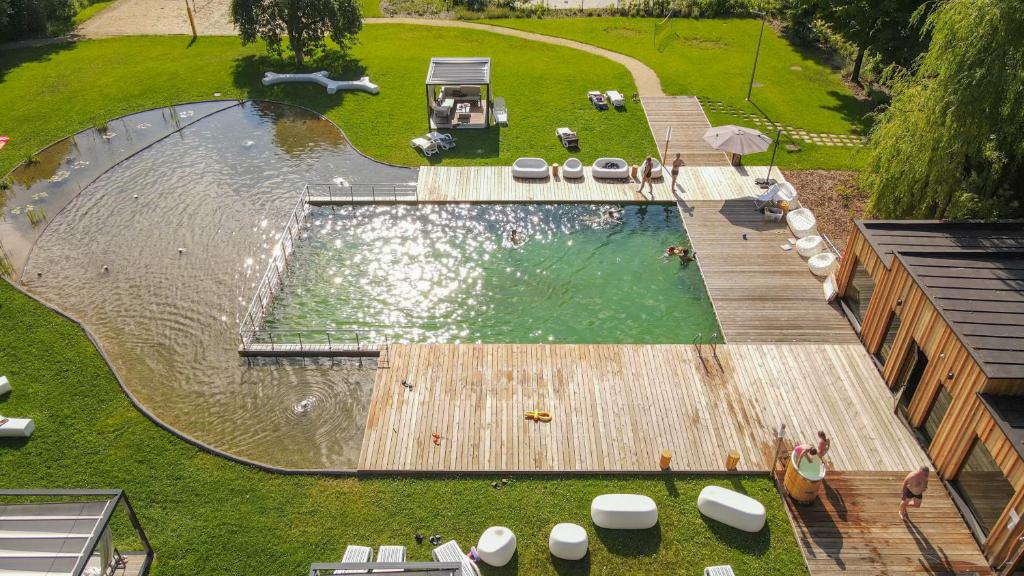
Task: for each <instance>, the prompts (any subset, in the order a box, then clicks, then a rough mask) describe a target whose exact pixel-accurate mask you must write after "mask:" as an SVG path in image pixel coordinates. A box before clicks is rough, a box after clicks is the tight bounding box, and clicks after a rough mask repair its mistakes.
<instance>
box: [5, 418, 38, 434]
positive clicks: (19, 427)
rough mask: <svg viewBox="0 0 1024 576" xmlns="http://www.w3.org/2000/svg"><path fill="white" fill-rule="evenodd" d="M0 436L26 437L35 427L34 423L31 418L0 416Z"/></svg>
mask: <svg viewBox="0 0 1024 576" xmlns="http://www.w3.org/2000/svg"><path fill="white" fill-rule="evenodd" d="M4 420H6V422H4V423H3V424H0V438H28V437H29V436H31V435H32V431H33V430H35V429H36V423H35V422H34V421H32V419H31V418H4V417H3V416H0V422H3V421H4Z"/></svg>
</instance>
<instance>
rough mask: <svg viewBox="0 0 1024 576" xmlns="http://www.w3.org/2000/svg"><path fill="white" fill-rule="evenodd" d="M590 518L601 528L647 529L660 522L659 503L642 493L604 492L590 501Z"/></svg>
mask: <svg viewBox="0 0 1024 576" xmlns="http://www.w3.org/2000/svg"><path fill="white" fill-rule="evenodd" d="M590 519H591V520H593V521H594V524H596V525H598V526H600V527H601V528H611V529H615V530H646V529H648V528H652V527H654V525H655V524H657V523H658V505H657V504H655V503H654V500H652V499H651V498H650V497H649V496H643V495H641V494H602V495H600V496H598V497H597V498H594V500H593V501H592V502H591V503H590Z"/></svg>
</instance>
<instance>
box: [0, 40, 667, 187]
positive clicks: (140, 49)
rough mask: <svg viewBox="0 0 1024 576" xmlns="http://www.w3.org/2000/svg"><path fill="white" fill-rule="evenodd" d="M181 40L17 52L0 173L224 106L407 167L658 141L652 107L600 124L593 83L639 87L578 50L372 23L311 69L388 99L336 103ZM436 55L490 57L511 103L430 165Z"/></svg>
mask: <svg viewBox="0 0 1024 576" xmlns="http://www.w3.org/2000/svg"><path fill="white" fill-rule="evenodd" d="M189 42H190V39H189V38H182V37H128V38H115V39H104V40H90V41H83V42H78V43H75V44H66V45H52V46H44V47H39V48H30V49H24V50H16V51H7V52H4V59H3V64H2V65H0V126H2V127H3V133H4V134H5V135H8V136H10V137H11V142H10V143H9V144H8V145H7V147H6V148H5V149H4V150H2V151H0V173H4V172H7V171H8V170H10V169H11V168H13V167H14V166H15V165H17V163H19V162H21V161H22V160H24V159H25V158H26V157H28V155H29V154H31V153H32V152H34V151H36V150H38V149H39V148H41V147H43V146H45V145H47V144H49V143H51V142H53V141H54V140H56V139H59V138H62V137H64V136H67V135H68V134H71V133H74V132H76V131H78V130H81V129H83V128H86V127H89V126H92V125H96V124H100V123H102V122H104V121H106V120H109V119H111V118H114V117H116V116H120V115H123V114H127V113H131V112H136V111H138V110H141V109H145V108H152V107H157V106H166V105H168V104H171V103H179V102H186V101H193V100H203V99H212V98H217V97H218V96H215V94H220V96H219V97H221V98H267V99H273V100H280V101H283V102H288V103H293V104H300V105H303V106H307V107H309V108H312V109H314V110H316V111H318V112H321V113H323V114H324V115H326V116H327V117H328V118H330V119H331V120H333V121H335V122H336V123H337V124H338V125H339V126H341V127H342V128H343V129H344V130H345V132H346V134H347V135H348V136H349V138H350V139H351V140H352V142H353V144H354V145H355V146H356V147H357V148H359V149H360V150H361V151H363V152H364V153H366V154H367V155H369V156H371V157H373V158H376V159H378V160H382V161H385V162H390V163H395V164H403V165H422V164H427V163H435V164H437V163H439V164H445V165H508V164H511V163H512V162H513V161H514V160H515V159H516V158H517V157H519V156H540V157H543V158H545V159H547V160H548V161H549V162H563V161H564V160H565V159H566V158H567V157H568V156H569V154H568V153H567V152H566V151H565V150H564V149H563V148H562V147H561V145H560V143H559V141H558V139H557V138H556V137H555V128H557V127H559V126H569V127H572V128H573V129H575V130H576V131H577V132H579V135H580V139H581V146H582V149H581V150H580V151H579V153H577V154H576V155H577V156H578V157H579V158H580V159H581V160H583V161H584V162H591V161H593V160H594V159H596V158H598V157H600V156H623V157H625V158H627V159H629V160H631V161H639V160H640V159H642V158H643V156H644V155H645V154H648V153H652V152H654V148H655V145H654V141H653V138H652V136H651V134H650V129H649V127H648V125H647V121H646V117H645V116H644V113H643V110H642V109H641V108H640V107H639V106H630V107H629V108H628V109H627V111H625V112H598V111H596V110H594V109H593V107H592V106H591V105H590V104H589V102H588V101H587V99H586V90H587V87H586V86H584V85H581V84H580V80H581V78H580V75H579V71H581V70H583V71H586V76H585V78H586V79H587V85H590V84H591V82H592V83H593V84H594V85H599V86H604V87H607V88H608V89H612V88H618V89H619V90H620V91H622V92H625V93H632V92H633V91H634V90H635V88H634V85H633V82H632V77H631V76H630V75H629V73H628V71H627V70H626V69H625V68H624V67H622V66H621V65H619V64H616V63H614V62H611V61H609V60H607V59H604V58H601V57H598V56H594V55H591V54H587V53H585V52H582V51H579V50H574V49H571V48H564V47H557V46H550V45H547V44H542V43H537V42H531V41H527V40H521V39H518V38H510V37H507V36H502V35H498V34H491V33H488V32H480V31H474V30H461V29H451V28H437V27H430V26H411V25H391V24H373V25H367V26H366V27H365V28H364V30H363V32H362V33H361V34H360V35H359V43H358V44H357V45H356V46H355V47H353V48H352V50H351V51H350V54H349V55H348V58H341V57H340V56H339V55H338V54H337V53H334V54H330V55H328V56H327V57H325V58H322V59H321V60H320V61H315V62H310V63H309V66H308V67H307V69H308V71H315V70H320V69H327V70H329V71H331V72H332V75H333V77H335V78H358V77H359V76H362V75H369V76H370V78H371V79H372V80H373V81H374V82H375V83H377V84H379V85H380V87H381V91H380V94H379V95H376V96H374V95H369V94H364V93H355V92H349V93H339V94H336V95H328V94H326V90H325V89H324V88H323V87H321V86H318V85H313V84H290V85H279V86H271V87H264V86H263V85H262V84H261V83H260V79H261V78H262V76H263V73H264V72H266V71H268V70H273V71H277V72H287V71H293V70H294V65H293V64H292V63H291V62H290V61H287V60H286V61H282V60H279V59H277V58H273V57H270V56H267V55H266V54H265V53H264V51H263V47H262V46H261V45H251V46H247V47H243V46H242V45H241V43H240V42H239V40H238V39H237V38H228V37H203V38H200V39H199V40H198V41H196V42H195V44H192V45H191V46H190V45H189ZM431 56H490V57H491V58H492V59H493V64H492V88H493V90H494V95H495V96H503V97H504V98H505V100H506V102H507V104H508V108H509V116H510V123H509V126H508V127H501V128H498V127H492V128H490V129H487V130H460V131H458V134H457V135H458V139H459V143H458V147H457V148H456V149H455V150H452V151H449V152H445V153H443V154H440V155H436V156H434V157H432V158H430V159H429V160H428V159H426V158H424V157H423V156H422V155H420V154H419V153H418V152H416V151H415V150H413V149H412V148H411V147H410V145H409V141H410V139H412V138H413V137H415V136H417V135H422V134H423V133H425V132H426V130H427V116H426V96H425V87H424V80H425V78H426V74H427V67H428V64H429V61H430V58H431Z"/></svg>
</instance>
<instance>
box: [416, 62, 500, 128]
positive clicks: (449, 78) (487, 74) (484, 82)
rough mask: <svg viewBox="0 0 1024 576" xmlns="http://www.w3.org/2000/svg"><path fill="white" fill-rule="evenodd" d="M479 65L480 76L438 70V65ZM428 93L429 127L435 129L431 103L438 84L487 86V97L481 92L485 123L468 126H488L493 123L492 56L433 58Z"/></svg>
mask: <svg viewBox="0 0 1024 576" xmlns="http://www.w3.org/2000/svg"><path fill="white" fill-rule="evenodd" d="M459 64H464V65H478V66H481V69H482V72H481V74H480V76H478V77H472V76H459V75H450V74H449V75H446V74H441V73H440V72H439V71H437V67H438V66H439V65H440V66H444V65H459ZM425 85H426V94H427V101H426V105H427V129H429V130H433V123H432V118H431V115H432V112H433V109H432V108H431V103H432V102H433V101H434V88H436V87H437V86H481V87H486V89H487V97H486V98H484V97H483V92H481V94H480V101H481V102H482V103H483V105H484V125H483V126H469V127H468V128H488V127H490V125H491V101H492V100H493V97H492V95H491V59H490V58H483V57H481V58H431V59H430V68H429V69H428V70H427V80H426V82H425Z"/></svg>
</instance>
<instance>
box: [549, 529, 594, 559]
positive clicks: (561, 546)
mask: <svg viewBox="0 0 1024 576" xmlns="http://www.w3.org/2000/svg"><path fill="white" fill-rule="evenodd" d="M589 544H590V540H589V539H588V538H587V531H586V530H584V529H583V526H580V525H578V524H569V523H567V522H563V523H562V524H555V527H554V528H552V529H551V536H550V537H548V549H549V550H551V555H552V556H554V557H555V558H561V559H562V560H580V559H582V558H583V557H584V556H586V555H587V546H588V545H589Z"/></svg>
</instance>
